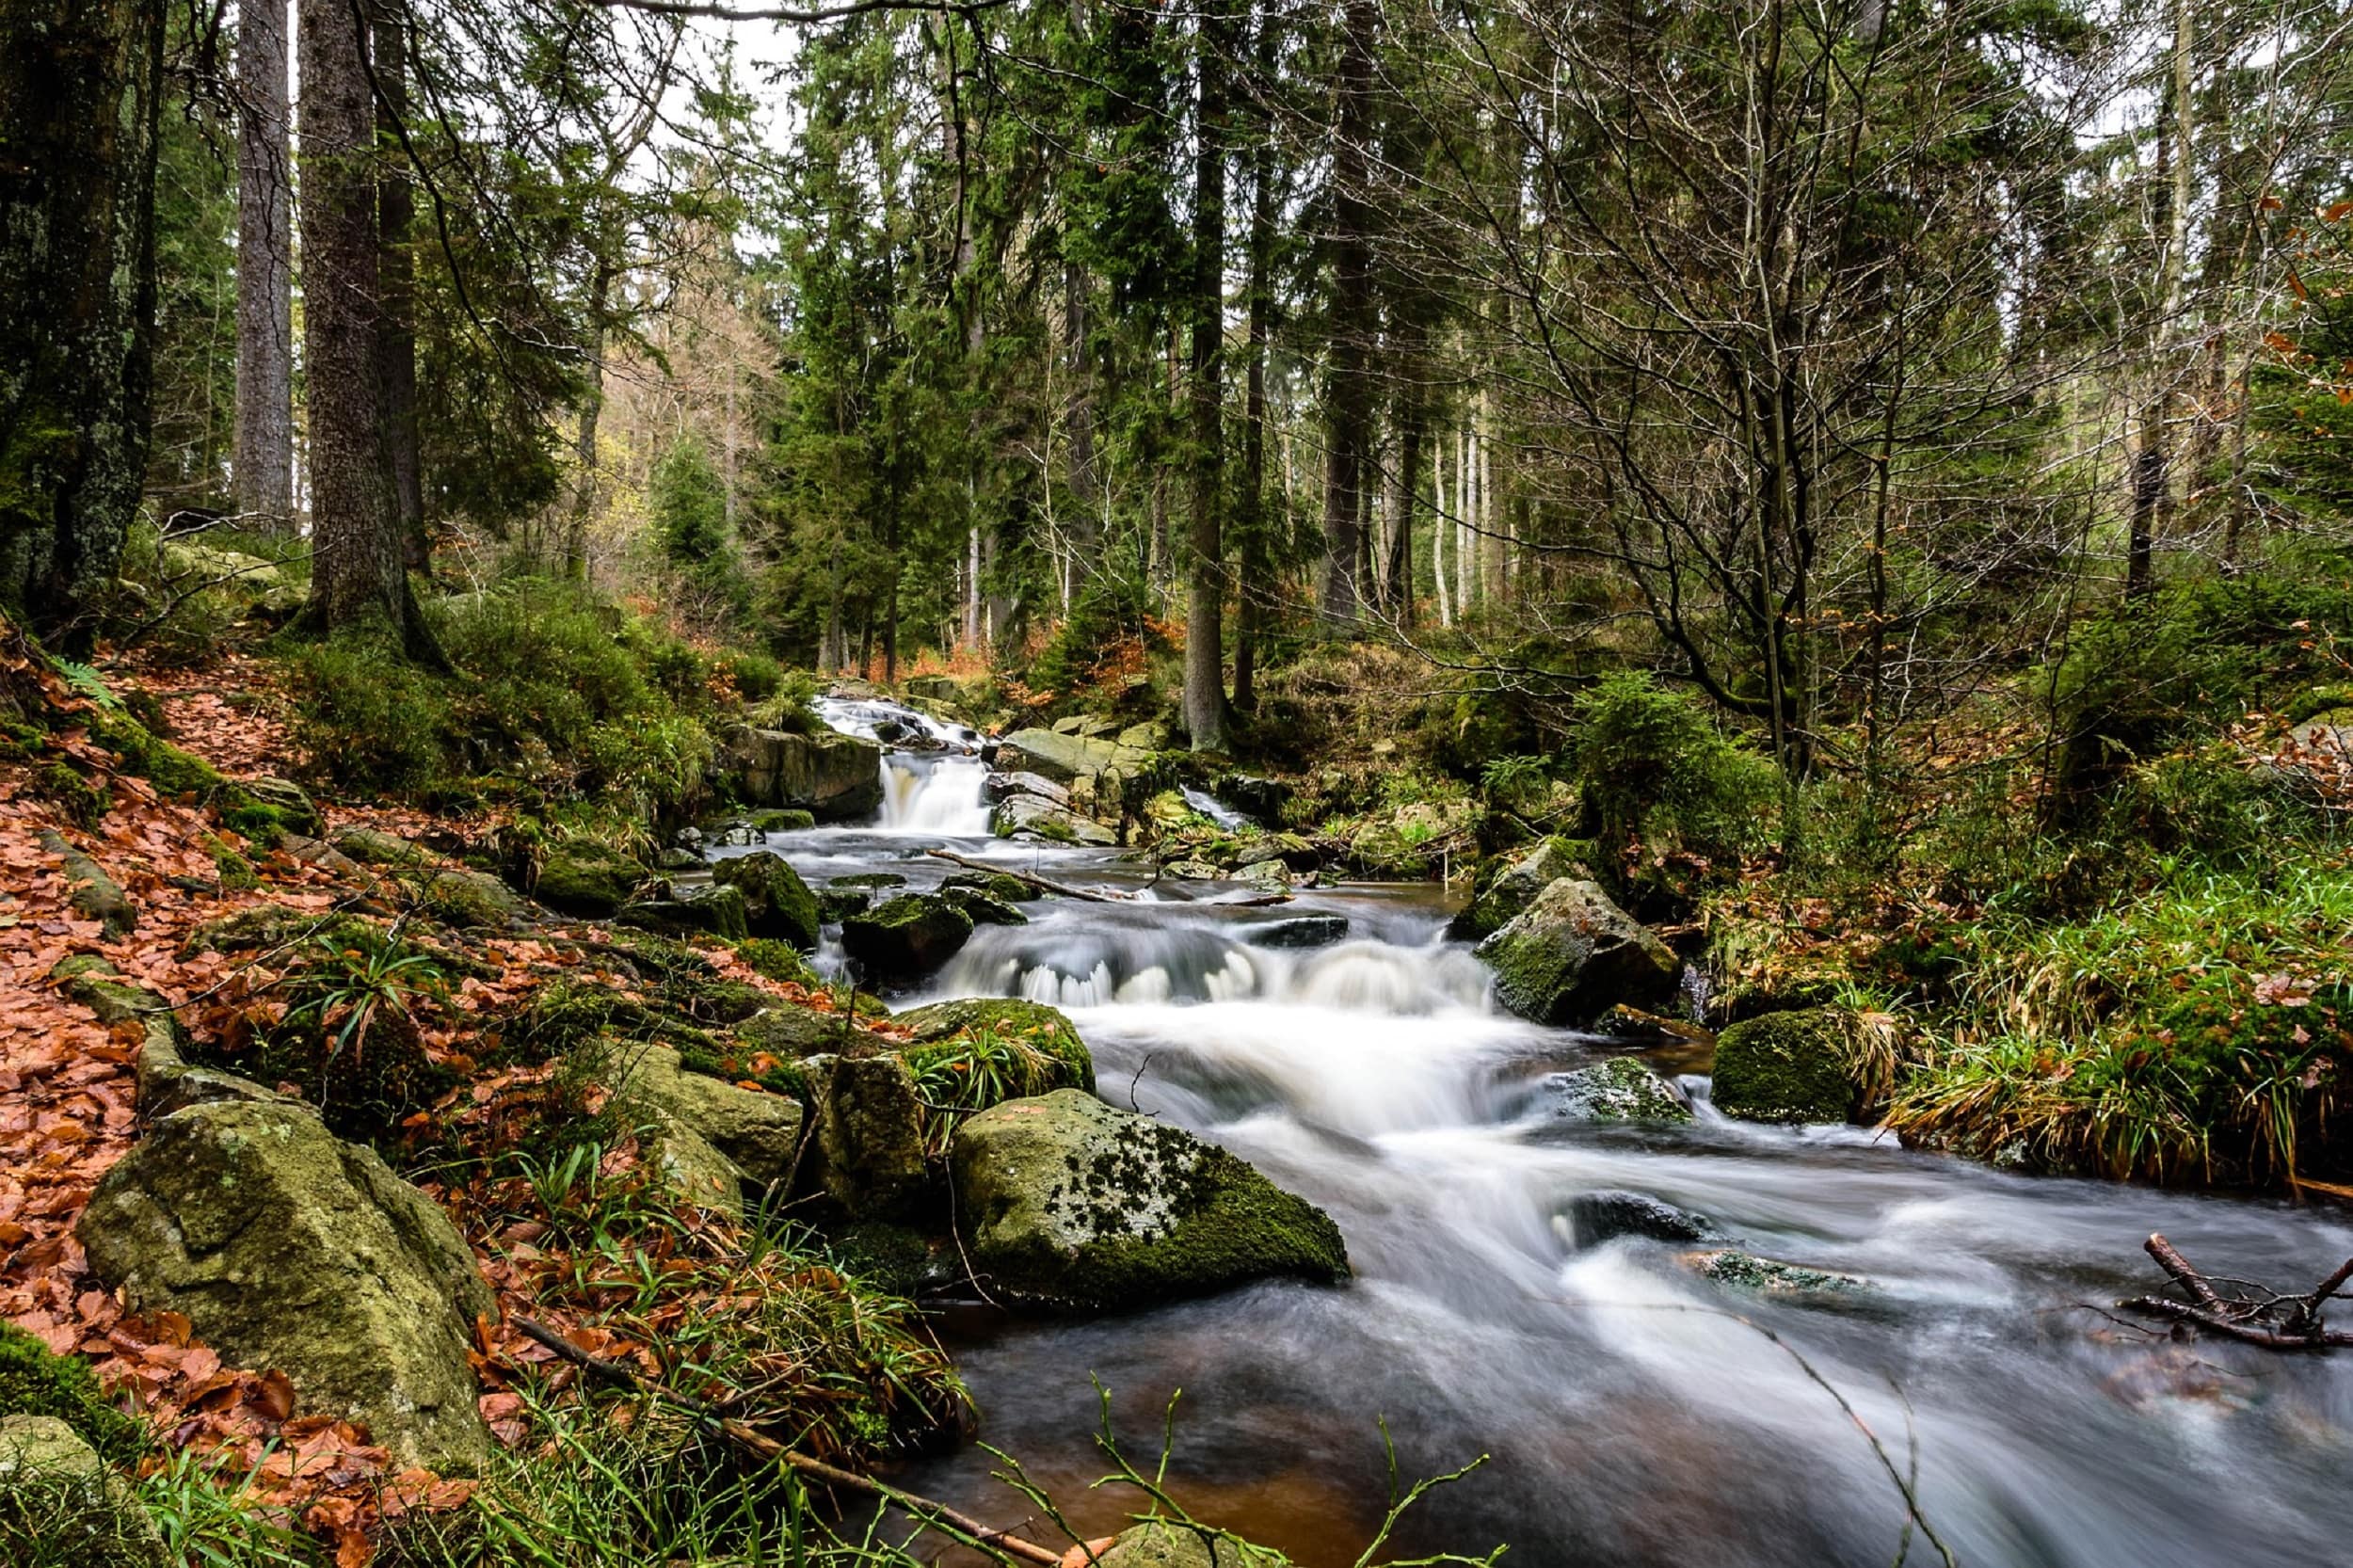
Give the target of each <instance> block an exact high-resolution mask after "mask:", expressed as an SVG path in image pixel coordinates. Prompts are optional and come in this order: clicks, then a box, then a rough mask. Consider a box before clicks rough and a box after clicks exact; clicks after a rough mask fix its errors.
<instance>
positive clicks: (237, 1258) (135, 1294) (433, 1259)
mask: <svg viewBox="0 0 2353 1568" xmlns="http://www.w3.org/2000/svg"><path fill="white" fill-rule="evenodd" d="M76 1234H77V1235H78V1236H79V1238H80V1240H81V1243H82V1247H83V1250H84V1252H85V1253H86V1254H87V1255H88V1259H89V1265H90V1268H91V1271H92V1272H95V1273H96V1274H97V1276H98V1277H99V1278H100V1279H101V1280H102V1281H104V1283H105V1284H107V1285H108V1286H110V1287H115V1288H120V1289H121V1291H122V1292H123V1295H124V1298H125V1299H126V1300H127V1302H128V1303H129V1304H130V1305H131V1307H132V1309H133V1310H135V1311H138V1312H157V1311H172V1312H178V1313H182V1314H184V1316H186V1317H187V1319H188V1320H190V1321H191V1322H192V1323H194V1324H195V1326H196V1332H197V1334H198V1335H199V1336H200V1337H201V1338H202V1339H203V1341H204V1342H205V1343H206V1344H207V1345H210V1346H211V1347H212V1348H213V1349H215V1350H216V1351H218V1352H220V1354H221V1356H222V1357H223V1359H225V1360H227V1361H228V1362H230V1363H231V1364H232V1365H235V1366H241V1367H248V1368H254V1369H256V1370H262V1369H276V1370H280V1371H283V1372H284V1373H285V1374H286V1376H287V1377H288V1378H289V1379H290V1380H291V1381H292V1383H293V1384H294V1390H295V1400H296V1409H297V1410H299V1411H304V1412H312V1413H318V1414H326V1415H333V1416H342V1417H348V1418H351V1419H355V1420H359V1421H362V1422H365V1423H366V1425H367V1427H368V1430H369V1432H370V1433H371V1435H372V1436H373V1437H374V1438H375V1440H376V1442H377V1443H380V1444H382V1445H383V1446H384V1447H385V1448H389V1449H391V1450H392V1454H393V1456H394V1457H395V1458H396V1459H397V1460H398V1461H399V1462H400V1463H401V1464H412V1465H422V1466H424V1468H426V1469H429V1470H433V1471H436V1472H438V1473H440V1474H441V1475H445V1476H467V1475H474V1474H477V1473H478V1472H479V1471H480V1469H481V1467H482V1465H483V1463H484V1462H485V1461H486V1460H487V1459H488V1455H489V1447H490V1434H489V1431H488V1428H487V1427H486V1426H485V1425H484V1424H483V1420H482V1416H481V1415H480V1413H479V1412H478V1411H477V1410H476V1408H475V1405H474V1395H475V1389H474V1378H473V1371H472V1368H471V1366H469V1364H468V1362H467V1355H466V1352H467V1346H468V1343H469V1337H470V1333H471V1330H472V1323H473V1320H474V1319H475V1317H476V1316H477V1315H481V1314H494V1313H495V1312H496V1311H497V1306H496V1304H495V1303H494V1302H493V1301H492V1299H491V1296H490V1291H489V1288H488V1286H486V1285H485V1284H484V1283H483V1281H482V1275H481V1273H480V1272H478V1271H477V1270H476V1268H475V1267H474V1259H473V1254H472V1252H471V1251H470V1250H469V1249H468V1248H467V1246H466V1242H465V1240H464V1238H462V1237H461V1236H459V1235H458V1233H457V1228H456V1226H455V1225H453V1224H450V1221H449V1216H448V1215H446V1214H444V1213H443V1212H442V1211H441V1209H440V1206H439V1205H437V1204H435V1203H434V1202H433V1200H432V1199H430V1198H428V1197H426V1196H425V1195H424V1193H423V1192H418V1191H417V1190H416V1189H415V1188H414V1187H411V1186H409V1185H408V1183H407V1182H405V1181H402V1180H401V1179H400V1178H399V1177H398V1176H394V1175H393V1174H392V1169H391V1167H389V1166H387V1165H386V1164H385V1163H384V1161H383V1160H381V1159H379V1158H378V1157H377V1156H376V1152H375V1151H374V1150H373V1149H369V1148H366V1147H364V1146H361V1145H359V1144H345V1143H344V1142H342V1141H341V1140H339V1139H337V1138H336V1137H334V1135H332V1134H331V1133H329V1132H328V1130H327V1127H326V1124H324V1123H323V1122H321V1121H320V1120H319V1118H318V1117H317V1116H316V1115H315V1114H314V1113H312V1112H311V1111H309V1110H308V1109H306V1108H304V1107H301V1106H296V1105H291V1104H280V1105H254V1104H241V1103H220V1104H213V1105H199V1106H194V1107H191V1108H190V1109H188V1110H185V1111H180V1112H174V1113H173V1114H171V1115H168V1116H166V1117H164V1118H163V1119H162V1120H161V1121H159V1122H157V1123H155V1124H154V1125H153V1126H152V1128H149V1129H148V1133H147V1136H146V1137H145V1138H143V1139H142V1140H140V1142H139V1143H138V1144H136V1146H135V1147H134V1148H133V1149H132V1150H131V1152H130V1153H129V1154H128V1155H126V1156H124V1157H123V1158H122V1160H120V1161H118V1162H117V1163H116V1165H115V1166H114V1168H113V1169H112V1170H110V1171H108V1172H107V1173H106V1176H105V1178H104V1180H103V1181H101V1182H100V1183H99V1185H98V1191H97V1192H96V1193H95V1194H93V1195H92V1197H91V1198H90V1202H89V1207H88V1208H87V1209H86V1210H84V1212H83V1215H82V1218H81V1221H80V1224H78V1226H77V1227H76Z"/></svg>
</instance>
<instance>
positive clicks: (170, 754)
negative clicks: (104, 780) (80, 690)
mask: <svg viewBox="0 0 2353 1568" xmlns="http://www.w3.org/2000/svg"><path fill="white" fill-rule="evenodd" d="M90 734H91V736H92V737H93V738H94V739H96V740H97V741H98V743H99V744H101V745H104V747H105V748H106V749H107V750H109V751H111V752H114V753H115V754H116V755H117V756H119V757H120V758H121V759H122V763H123V766H125V767H126V768H129V769H130V770H131V771H132V772H133V773H136V774H137V775H138V776H140V777H142V778H144V779H146V780H147V781H148V782H149V783H151V784H152V785H154V786H155V789H156V792H158V793H160V794H165V795H173V796H178V795H194V796H195V797H197V798H198V799H200V800H210V799H212V798H213V796H214V795H215V794H216V793H218V792H219V791H220V789H221V786H222V785H223V784H225V783H226V782H227V780H225V779H224V778H222V777H221V776H220V772H219V770H218V769H216V768H215V767H214V766H213V765H212V764H211V763H210V762H207V761H206V760H204V759H202V758H201V757H198V756H195V755H193V754H191V753H189V752H185V751H183V750H181V749H180V748H179V747H178V746H176V745H173V744H171V743H170V742H168V741H163V740H158V739H156V738H155V736H153V735H152V734H150V733H149V732H148V729H147V727H146V726H144V725H142V724H140V723H139V722H138V721H137V720H136V719H134V718H132V717H131V716H130V715H129V714H128V713H108V712H104V711H103V710H102V711H101V712H99V714H98V716H97V717H95V718H94V719H92V720H91V722H90Z"/></svg>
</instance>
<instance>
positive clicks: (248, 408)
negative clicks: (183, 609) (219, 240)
mask: <svg viewBox="0 0 2353 1568" xmlns="http://www.w3.org/2000/svg"><path fill="white" fill-rule="evenodd" d="M286 6H287V0H245V3H244V4H242V5H241V6H239V7H238V10H237V109H238V114H237V413H236V433H235V436H234V439H233V445H232V451H231V455H230V474H231V478H232V482H233V484H234V486H235V494H236V500H237V510H238V511H239V512H241V513H243V514H245V515H246V516H247V517H248V518H249V519H251V520H252V521H253V524H254V525H255V526H256V527H258V528H261V529H264V530H265V531H267V532H270V533H274V534H284V533H291V532H292V531H293V529H294V178H293V167H292V164H291V162H290V159H291V158H292V156H293V153H292V151H291V148H290V146H289V144H288V133H289V130H290V124H289V120H288V111H287V106H286Z"/></svg>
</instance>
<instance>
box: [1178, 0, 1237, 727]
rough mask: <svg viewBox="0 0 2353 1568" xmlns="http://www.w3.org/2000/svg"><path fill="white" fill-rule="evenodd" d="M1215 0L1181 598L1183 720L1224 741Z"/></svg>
mask: <svg viewBox="0 0 2353 1568" xmlns="http://www.w3.org/2000/svg"><path fill="white" fill-rule="evenodd" d="M1231 31H1232V29H1231V26H1230V24H1229V22H1228V20H1227V15H1226V13H1225V8H1224V5H1223V4H1222V0H1212V4H1211V5H1210V6H1209V8H1208V9H1206V10H1205V11H1204V12H1203V13H1202V16H1201V23H1200V32H1199V48H1198V49H1197V50H1196V51H1195V71H1196V73H1197V76H1198V93H1199V97H1198V100H1197V102H1198V110H1197V113H1196V115H1195V118H1194V126H1193V146H1194V157H1193V389H1192V390H1193V550H1192V559H1191V561H1190V562H1189V563H1188V564H1189V565H1190V567H1191V568H1192V569H1191V572H1190V578H1191V581H1190V583H1189V584H1188V592H1187V594H1186V599H1185V729H1186V732H1187V733H1188V734H1189V735H1191V737H1192V740H1193V750H1195V751H1220V752H1222V751H1225V750H1226V749H1227V747H1228V745H1229V744H1230V743H1229V741H1228V738H1227V735H1226V723H1225V721H1226V712H1225V518H1224V512H1225V407H1224V398H1225V135H1226V128H1225V69H1226V66H1225V56H1226V51H1227V50H1228V48H1229V47H1230V45H1231V42H1232V40H1231V38H1230V36H1229V35H1230V33H1231Z"/></svg>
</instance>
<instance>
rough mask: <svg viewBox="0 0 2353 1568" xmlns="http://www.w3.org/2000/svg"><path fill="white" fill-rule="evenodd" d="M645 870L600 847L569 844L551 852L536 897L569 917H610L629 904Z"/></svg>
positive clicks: (540, 870) (543, 868) (541, 866)
mask: <svg viewBox="0 0 2353 1568" xmlns="http://www.w3.org/2000/svg"><path fill="white" fill-rule="evenodd" d="M645 879H646V870H645V868H644V867H642V866H640V865H638V864H637V863H636V862H634V861H632V860H628V859H625V858H623V857H622V856H618V855H616V854H613V853H612V852H610V851H608V850H604V849H602V848H601V847H600V846H597V845H583V844H566V845H562V846H560V847H558V848H555V849H552V850H550V851H549V852H548V856H547V858H546V859H545V860H544V861H543V862H542V863H541V864H540V867H539V880H538V882H537V884H536V886H535V887H534V888H533V889H532V892H533V896H534V897H536V898H537V899H538V901H539V902H540V903H541V904H546V905H547V906H548V907H549V908H551V909H553V910H555V911H557V912H558V913H560V914H566V915H580V916H584V917H590V918H597V917H602V916H608V915H611V914H612V913H613V912H614V911H615V910H616V909H618V908H620V906H621V905H622V904H625V903H627V902H628V901H629V896H630V894H632V892H634V891H636V889H637V885H638V884H639V883H640V882H643V881H644V880H645Z"/></svg>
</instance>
